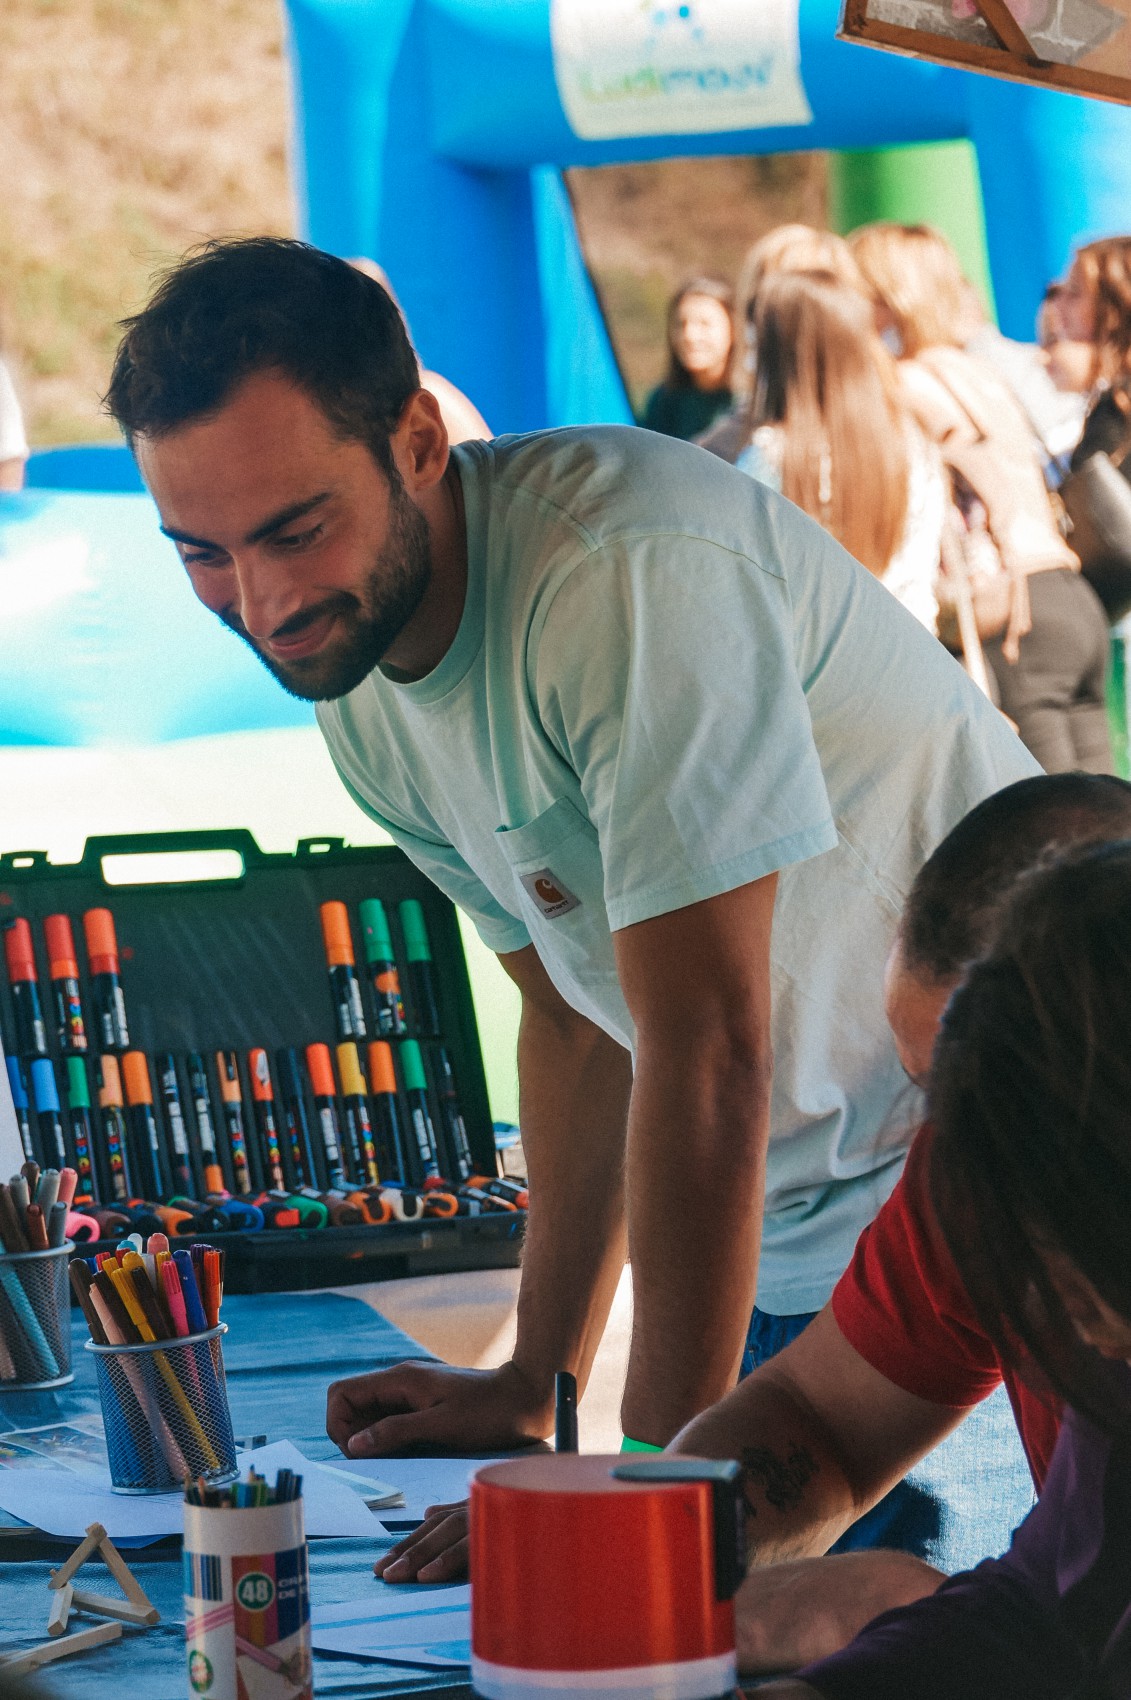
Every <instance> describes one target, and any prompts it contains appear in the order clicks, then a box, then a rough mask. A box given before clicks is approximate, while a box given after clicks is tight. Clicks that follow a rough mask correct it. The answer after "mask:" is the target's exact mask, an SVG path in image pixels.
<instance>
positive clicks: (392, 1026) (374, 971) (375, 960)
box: [357, 897, 408, 1039]
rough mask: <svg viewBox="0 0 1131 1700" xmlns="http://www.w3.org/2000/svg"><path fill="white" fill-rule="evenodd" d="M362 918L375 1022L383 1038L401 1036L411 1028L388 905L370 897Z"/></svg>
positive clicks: (378, 1034) (359, 913) (365, 903)
mask: <svg viewBox="0 0 1131 1700" xmlns="http://www.w3.org/2000/svg"><path fill="white" fill-rule="evenodd" d="M357 912H358V915H359V916H360V918H361V939H362V947H363V949H364V951H365V966H366V970H367V972H368V975H369V988H370V991H371V992H372V994H373V1015H374V1026H375V1028H376V1031H377V1036H378V1038H380V1039H401V1038H403V1037H404V1035H405V1034H406V1033H407V1032H408V1023H407V1022H406V1021H405V1018H404V997H403V996H402V994H401V977H400V975H399V973H398V972H397V959H396V957H395V956H394V955H393V936H392V934H391V933H390V931H389V917H388V916H387V915H386V913H385V905H384V904H383V903H382V902H381V901H380V900H379V899H378V898H376V897H367V898H366V900H365V902H364V903H362V904H360V905H359V906H358V911H357Z"/></svg>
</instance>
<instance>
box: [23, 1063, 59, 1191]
mask: <svg viewBox="0 0 1131 1700" xmlns="http://www.w3.org/2000/svg"><path fill="white" fill-rule="evenodd" d="M30 1073H31V1096H32V1102H33V1103H34V1105H35V1122H36V1127H37V1129H38V1132H39V1148H40V1151H41V1152H42V1154H43V1160H44V1161H45V1162H47V1163H52V1164H54V1165H55V1167H56V1168H59V1169H64V1168H66V1166H67V1144H66V1140H65V1139H64V1138H63V1115H62V1106H61V1104H60V1103H59V1083H58V1081H57V1080H56V1078H55V1064H54V1063H53V1062H52V1061H51V1058H50V1057H36V1059H35V1061H34V1062H33V1063H32V1065H31V1069H30Z"/></svg>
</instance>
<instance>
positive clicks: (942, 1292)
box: [832, 1128, 1001, 1408]
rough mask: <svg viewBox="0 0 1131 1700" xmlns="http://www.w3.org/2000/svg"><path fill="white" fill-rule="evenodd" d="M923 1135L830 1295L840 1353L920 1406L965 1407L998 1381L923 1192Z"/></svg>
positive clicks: (990, 1351)
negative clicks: (845, 1349)
mask: <svg viewBox="0 0 1131 1700" xmlns="http://www.w3.org/2000/svg"><path fill="white" fill-rule="evenodd" d="M929 1148H930V1130H929V1128H924V1129H922V1130H921V1131H920V1133H919V1134H918V1136H917V1137H916V1139H915V1140H914V1142H913V1144H912V1147H911V1151H910V1154H909V1155H908V1158H907V1164H906V1167H905V1168H904V1171H903V1174H902V1175H901V1177H900V1179H899V1181H898V1182H897V1184H896V1187H895V1190H894V1192H893V1193H892V1194H891V1196H890V1197H889V1198H888V1199H887V1201H886V1202H885V1203H884V1204H883V1205H881V1207H880V1210H879V1213H878V1214H877V1216H876V1217H875V1219H874V1221H872V1222H871V1223H870V1224H869V1226H868V1227H866V1228H865V1229H864V1232H863V1233H862V1234H861V1235H860V1238H859V1240H858V1241H857V1242H856V1250H855V1252H854V1253H853V1256H852V1262H851V1263H850V1264H849V1266H848V1268H847V1269H846V1270H845V1272H844V1274H843V1275H842V1276H841V1278H840V1280H839V1282H838V1283H837V1285H836V1287H835V1289H834V1291H833V1296H832V1308H833V1315H834V1317H835V1318H836V1323H837V1326H838V1328H839V1329H840V1331H841V1333H842V1334H843V1335H844V1337H845V1339H846V1340H847V1341H848V1343H849V1345H850V1346H852V1347H853V1348H854V1350H856V1351H857V1352H859V1353H860V1356H861V1357H862V1358H864V1359H865V1360H866V1361H867V1362H868V1363H869V1364H871V1366H872V1368H873V1369H875V1370H878V1371H879V1373H880V1374H881V1375H884V1376H886V1377H887V1379H888V1380H889V1381H893V1382H894V1383H895V1385H896V1386H897V1387H902V1388H903V1390H904V1392H905V1393H913V1394H915V1395H916V1396H917V1397H918V1398H920V1399H929V1400H931V1401H932V1402H933V1403H934V1404H936V1405H948V1406H951V1407H954V1408H964V1407H966V1406H969V1405H976V1404H977V1403H978V1401H979V1400H980V1399H984V1398H986V1396H987V1395H988V1394H990V1393H992V1392H993V1390H994V1388H995V1387H996V1386H997V1385H998V1382H999V1381H1000V1380H1001V1368H1000V1365H999V1363H998V1359H997V1355H996V1353H995V1351H994V1348H993V1346H992V1345H991V1343H990V1341H989V1339H988V1338H987V1337H986V1335H985V1333H984V1331H983V1330H982V1328H981V1327H980V1325H979V1323H978V1318H977V1315H976V1314H975V1311H974V1308H973V1306H972V1305H971V1303H970V1299H969V1297H968V1296H967V1293H966V1289H965V1287H964V1286H963V1284H962V1281H961V1279H960V1277H959V1274H958V1270H957V1269H956V1268H955V1266H954V1262H953V1260H952V1258H951V1256H950V1253H949V1251H948V1250H947V1247H946V1244H945V1242H944V1240H943V1237H942V1233H941V1230H940V1229H939V1227H938V1224H937V1222H936V1220H935V1217H934V1212H933V1209H932V1206H931V1201H930V1197H929V1194H928V1192H927V1162H928V1154H929Z"/></svg>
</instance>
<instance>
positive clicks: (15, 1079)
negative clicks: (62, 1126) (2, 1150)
mask: <svg viewBox="0 0 1131 1700" xmlns="http://www.w3.org/2000/svg"><path fill="white" fill-rule="evenodd" d="M4 1062H5V1065H6V1066H7V1069H8V1085H9V1086H10V1087H11V1091H12V1108H13V1109H14V1110H15V1112H16V1126H17V1127H18V1128H19V1130H20V1144H21V1146H22V1147H23V1153H24V1157H25V1159H26V1160H27V1161H28V1162H29V1163H34V1161H35V1146H34V1144H33V1142H32V1137H31V1118H30V1116H29V1115H28V1109H29V1105H28V1099H27V1084H26V1082H25V1080H24V1070H23V1064H22V1063H21V1062H20V1059H19V1057H5V1058H4Z"/></svg>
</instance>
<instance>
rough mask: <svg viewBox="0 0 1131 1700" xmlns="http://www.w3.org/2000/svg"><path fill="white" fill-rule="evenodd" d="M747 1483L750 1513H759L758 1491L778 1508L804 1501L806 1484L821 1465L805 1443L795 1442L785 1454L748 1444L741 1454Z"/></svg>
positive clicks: (781, 1508)
mask: <svg viewBox="0 0 1131 1700" xmlns="http://www.w3.org/2000/svg"><path fill="white" fill-rule="evenodd" d="M741 1459H742V1475H743V1487H744V1490H745V1494H746V1503H747V1506H748V1507H749V1511H750V1515H751V1516H752V1517H756V1516H757V1515H758V1506H757V1503H756V1497H755V1496H756V1495H758V1496H760V1497H761V1498H762V1499H764V1500H765V1502H766V1504H767V1505H771V1506H772V1507H773V1509H774V1510H775V1511H792V1510H794V1509H795V1508H796V1507H797V1506H798V1505H800V1504H801V1501H802V1499H803V1498H804V1496H805V1488H806V1485H807V1484H808V1483H809V1482H810V1481H811V1480H812V1479H813V1477H814V1476H815V1475H817V1473H818V1472H819V1470H820V1468H821V1466H820V1465H819V1464H818V1462H817V1460H816V1459H815V1458H814V1456H813V1454H812V1453H811V1452H810V1451H809V1449H808V1447H805V1446H792V1447H791V1448H790V1450H789V1452H788V1453H787V1454H786V1456H785V1457H784V1458H780V1457H779V1456H778V1454H777V1453H776V1452H774V1451H772V1450H771V1449H770V1448H769V1447H768V1446H748V1447H746V1448H745V1450H744V1451H743V1452H742V1454H741Z"/></svg>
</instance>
